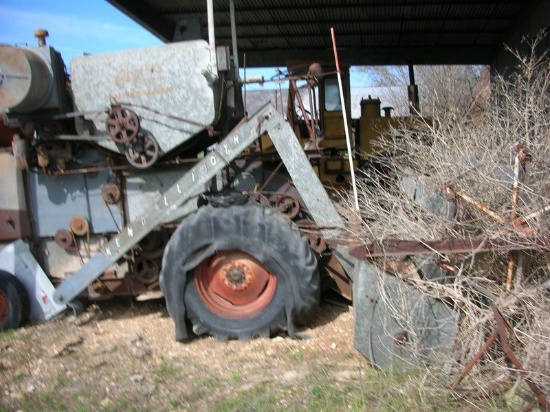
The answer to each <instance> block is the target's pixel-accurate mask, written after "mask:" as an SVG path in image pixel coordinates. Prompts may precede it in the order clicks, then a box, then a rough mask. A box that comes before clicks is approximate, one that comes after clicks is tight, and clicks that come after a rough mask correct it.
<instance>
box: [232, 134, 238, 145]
mask: <svg viewBox="0 0 550 412" xmlns="http://www.w3.org/2000/svg"><path fill="white" fill-rule="evenodd" d="M233 143H234V144H235V145H238V144H239V135H235V136H233Z"/></svg>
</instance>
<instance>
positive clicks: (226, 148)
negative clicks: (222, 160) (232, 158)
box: [223, 144, 231, 155]
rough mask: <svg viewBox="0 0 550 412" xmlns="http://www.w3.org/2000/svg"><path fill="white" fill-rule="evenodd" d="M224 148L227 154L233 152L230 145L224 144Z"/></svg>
mask: <svg viewBox="0 0 550 412" xmlns="http://www.w3.org/2000/svg"><path fill="white" fill-rule="evenodd" d="M223 148H224V149H225V154H226V155H230V154H231V150H229V146H228V145H226V144H224V145H223Z"/></svg>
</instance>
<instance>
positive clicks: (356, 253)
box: [350, 237, 550, 260]
mask: <svg viewBox="0 0 550 412" xmlns="http://www.w3.org/2000/svg"><path fill="white" fill-rule="evenodd" d="M514 240H515V241H514V242H511V241H510V240H506V239H488V238H485V239H465V240H464V239H447V240H436V241H426V242H422V241H414V240H390V241H384V242H381V243H371V244H370V245H359V246H354V247H351V248H350V253H351V255H352V256H353V257H355V258H357V259H361V260H365V259H370V258H378V257H384V256H408V255H421V254H426V253H439V254H444V253H478V252H496V251H509V250H530V249H533V248H544V249H550V238H540V237H538V238H534V239H529V240H528V241H527V242H526V241H525V239H514ZM522 241H523V242H522Z"/></svg>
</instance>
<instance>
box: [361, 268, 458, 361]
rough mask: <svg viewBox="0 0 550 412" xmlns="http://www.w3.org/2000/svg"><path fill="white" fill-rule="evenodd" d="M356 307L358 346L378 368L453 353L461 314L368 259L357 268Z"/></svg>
mask: <svg viewBox="0 0 550 412" xmlns="http://www.w3.org/2000/svg"><path fill="white" fill-rule="evenodd" d="M387 302H390V304H391V307H390V306H388V303H387ZM353 307H354V312H355V313H354V318H355V327H354V330H355V338H354V340H355V348H356V349H357V350H359V352H361V353H362V354H363V355H365V356H366V357H367V358H368V359H369V360H370V361H371V363H372V364H374V365H376V366H378V367H379V368H382V369H385V370H388V369H396V370H402V369H404V368H411V367H414V366H416V365H418V364H419V363H424V362H426V363H429V362H435V361H437V360H438V359H440V358H444V357H445V356H448V355H449V354H450V352H451V351H452V345H453V341H454V339H455V336H456V328H457V322H458V313H457V312H456V311H454V310H453V309H451V308H449V307H447V306H446V305H444V304H443V303H442V302H440V301H438V300H435V299H433V298H431V297H428V296H426V295H423V294H422V293H421V292H419V291H418V290H417V289H416V288H415V287H413V286H411V285H408V284H407V283H405V282H403V281H402V280H399V279H396V278H395V277H393V276H389V275H387V274H385V273H383V272H379V271H378V270H377V269H376V268H375V267H374V266H372V265H370V264H368V263H366V262H361V263H360V264H359V265H357V267H356V272H355V276H354V283H353ZM401 340H403V341H402V342H401V343H400V344H399V343H397V342H398V341H401ZM413 355H414V356H413Z"/></svg>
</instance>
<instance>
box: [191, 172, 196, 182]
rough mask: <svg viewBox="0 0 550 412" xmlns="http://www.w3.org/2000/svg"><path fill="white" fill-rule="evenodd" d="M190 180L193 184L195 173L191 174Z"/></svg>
mask: <svg viewBox="0 0 550 412" xmlns="http://www.w3.org/2000/svg"><path fill="white" fill-rule="evenodd" d="M191 180H192V181H193V183H195V173H193V172H191Z"/></svg>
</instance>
